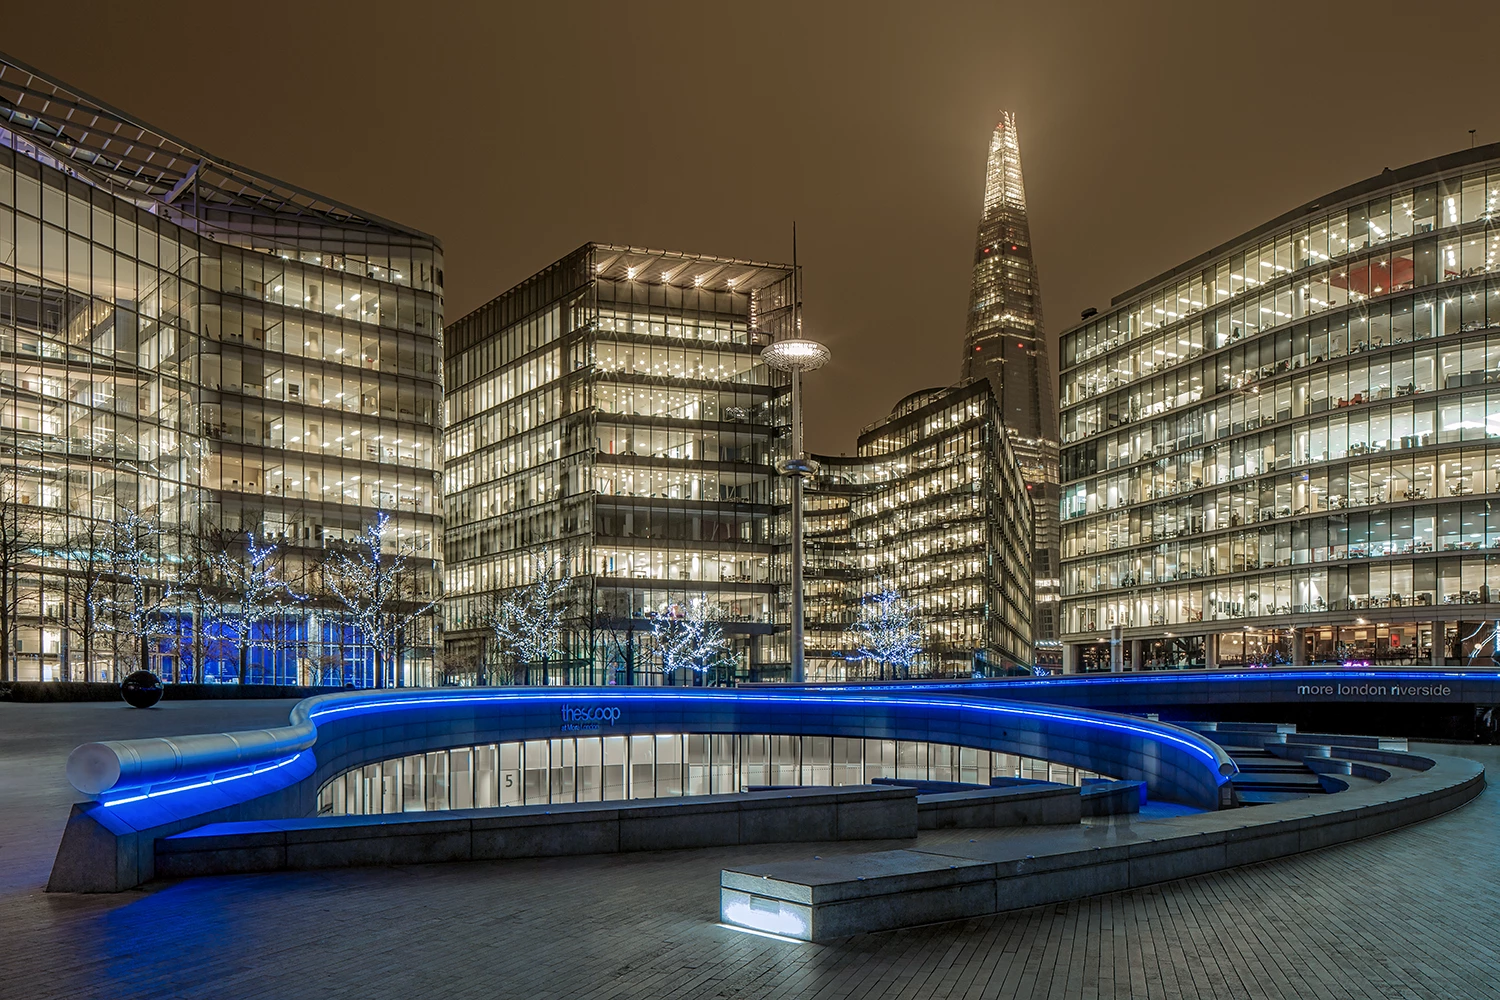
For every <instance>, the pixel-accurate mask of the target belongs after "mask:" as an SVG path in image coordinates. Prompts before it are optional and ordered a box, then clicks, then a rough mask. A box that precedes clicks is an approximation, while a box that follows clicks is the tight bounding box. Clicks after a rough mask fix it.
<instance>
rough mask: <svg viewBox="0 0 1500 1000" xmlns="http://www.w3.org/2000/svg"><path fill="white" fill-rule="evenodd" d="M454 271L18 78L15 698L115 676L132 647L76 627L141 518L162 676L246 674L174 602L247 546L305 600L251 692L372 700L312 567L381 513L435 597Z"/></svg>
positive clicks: (372, 223) (14, 103) (130, 122)
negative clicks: (264, 685)
mask: <svg viewBox="0 0 1500 1000" xmlns="http://www.w3.org/2000/svg"><path fill="white" fill-rule="evenodd" d="M442 267H443V262H442V253H441V249H440V247H439V245H438V243H437V241H436V240H434V239H433V238H432V237H430V236H426V235H424V234H422V233H419V232H417V231H415V230H412V229H409V228H407V227H404V226H400V225H397V224H395V223H392V222H388V221H385V220H383V219H379V218H377V217H375V216H373V215H370V214H369V213H366V212H361V211H359V210H356V209H352V208H350V207H348V206H346V205H342V204H339V203H338V202H336V201H333V200H331V199H328V198H325V197H322V196H320V195H315V194H312V193H310V192H307V191H303V190H301V189H299V188H297V187H295V186H293V185H289V184H286V183H284V182H282V181H278V180H275V179H272V178H269V177H266V176H264V175H262V174H259V173H256V172H254V171H251V170H247V169H245V168H243V167H238V166H235V165H234V164H231V163H227V162H225V161H224V160H222V159H219V158H217V157H214V156H213V155H212V154H210V153H207V152H205V151H203V150H201V149H198V148H196V147H194V146H191V145H189V144H188V143H185V142H183V141H181V140H178V139H175V138H173V137H171V136H168V135H166V134H164V133H162V132H160V131H159V130H157V129H154V128H152V127H151V126H149V125H146V124H144V123H142V122H140V121H138V120H136V119H134V118H132V117H130V116H129V115H126V114H124V113H122V112H120V111H117V110H114V109H112V108H110V107H109V106H107V105H105V104H102V103H100V102H98V101H96V100H94V99H93V98H90V97H88V96H86V95H83V94H80V93H78V92H77V91H76V90H73V89H72V88H69V87H67V86H66V85H64V84H62V83H60V82H58V81H56V80H53V79H50V78H48V77H46V76H45V75H44V74H42V73H39V72H37V71H35V70H32V69H30V68H28V67H26V66H23V65H21V64H19V63H16V62H14V61H11V60H9V59H6V58H4V57H0V493H3V496H0V500H3V502H4V504H5V506H6V510H7V518H8V519H9V521H8V523H16V524H17V525H18V526H19V530H20V532H21V533H22V534H23V535H24V536H25V541H24V542H23V543H21V544H19V545H18V546H16V547H15V548H16V551H15V553H14V555H15V558H14V561H13V563H12V565H10V566H8V567H7V574H6V577H7V578H6V583H5V588H4V590H5V603H7V605H8V607H9V610H10V611H11V613H12V615H13V616H14V618H13V622H12V625H13V629H14V636H15V640H16V647H15V650H14V655H13V656H12V657H11V661H12V662H11V667H10V670H9V671H8V672H9V674H10V676H11V677H13V678H21V679H73V680H84V679H89V680H99V679H108V678H109V677H110V676H111V675H112V672H113V670H114V666H115V664H116V663H117V662H119V656H118V655H116V654H118V653H119V650H117V649H112V648H111V644H112V643H118V641H119V640H118V637H117V636H113V635H111V634H105V633H104V632H102V631H99V630H98V629H97V625H98V623H97V622H95V623H94V624H95V628H94V629H90V628H88V627H87V626H86V625H85V624H84V623H85V621H86V616H85V615H84V612H83V608H84V605H85V604H86V603H87V601H88V597H87V596H86V594H87V591H88V589H89V587H90V582H91V581H96V580H97V579H98V577H99V575H100V573H102V572H105V569H104V568H101V567H103V566H104V563H105V562H107V561H108V560H109V559H110V558H113V557H115V556H117V555H118V553H113V554H112V553H111V552H110V551H109V542H108V535H109V531H108V529H109V525H110V524H111V523H114V522H115V521H117V520H118V519H120V518H121V517H122V516H124V515H125V514H126V513H127V512H133V513H135V514H137V515H140V516H141V517H143V518H146V519H147V520H148V522H149V523H150V524H152V525H153V526H154V529H155V530H154V533H153V538H152V550H151V551H150V553H149V560H150V563H151V565H152V566H153V567H154V572H155V574H156V582H157V593H158V594H164V593H165V592H167V591H169V590H175V591H176V592H175V593H173V594H171V595H169V596H166V597H164V599H163V601H162V604H161V609H160V616H161V617H162V618H163V619H164V620H169V621H171V622H174V623H175V624H174V625H172V627H171V628H172V630H173V634H172V635H165V634H164V635H162V636H161V637H160V639H159V641H155V642H154V643H153V650H152V663H151V664H150V665H151V666H153V667H154V668H156V669H158V670H160V671H162V672H163V673H164V674H165V675H166V676H167V677H169V678H170V679H173V680H181V679H189V678H197V679H208V680H213V679H216V678H220V677H222V678H223V679H232V678H231V677H230V675H229V674H227V673H225V671H229V672H230V673H232V674H237V672H238V663H237V662H236V660H237V657H236V656H235V655H234V654H231V655H229V656H228V658H227V660H228V662H226V659H225V658H224V657H223V656H222V655H220V654H216V653H215V651H214V647H215V646H219V645H222V643H221V642H220V641H219V640H221V639H222V634H221V633H218V632H216V631H215V625H214V622H213V621H212V620H211V618H210V617H208V616H207V614H206V612H205V610H204V608H203V607H202V605H201V602H197V601H195V600H194V599H193V597H192V595H191V594H190V593H188V591H187V589H186V588H181V587H179V586H178V585H179V584H180V583H181V578H182V576H183V574H184V572H185V569H186V567H188V566H189V565H191V564H192V561H193V559H194V558H195V556H197V555H201V553H202V551H203V547H204V545H205V543H206V540H210V539H223V538H234V539H239V541H240V542H243V539H244V533H245V532H250V531H253V532H254V533H255V534H256V535H257V536H259V537H260V538H262V539H271V540H274V541H276V542H277V543H278V544H279V545H280V546H281V550H282V555H281V557H280V558H282V560H283V574H284V576H285V577H286V578H287V579H289V580H292V581H293V582H294V583H295V584H297V585H298V586H299V587H301V588H302V589H304V590H306V591H308V592H309V593H312V594H313V596H312V597H310V599H309V601H308V602H307V603H306V604H305V605H304V606H302V607H299V608H298V609H297V611H296V612H295V613H289V614H287V615H285V616H282V617H281V618H280V619H278V620H277V621H276V622H275V623H272V624H267V625H265V626H264V628H263V629H262V630H260V631H257V633H256V635H255V639H256V643H257V645H256V648H255V649H254V650H253V652H252V656H251V663H250V667H251V671H250V676H249V679H250V680H255V681H262V680H264V681H275V682H281V683H297V682H299V681H300V682H302V683H307V682H309V681H311V680H313V679H314V674H316V675H317V676H318V677H319V678H322V679H327V678H329V677H330V676H332V675H335V674H336V675H337V682H338V683H344V682H350V683H360V684H364V683H371V682H372V671H373V666H372V660H371V654H370V650H369V649H368V648H367V645H366V643H365V642H364V639H363V637H362V636H361V635H359V634H358V633H357V631H356V630H353V629H352V628H351V627H350V626H349V625H348V623H347V622H346V621H345V620H344V619H343V618H342V617H341V616H340V615H338V614H337V613H336V612H335V610H334V609H333V608H332V607H331V606H330V605H329V604H328V603H327V602H326V601H322V600H320V599H319V598H318V597H317V596H316V593H315V591H316V579H315V576H316V574H315V567H316V565H317V564H318V562H319V561H320V560H321V558H322V555H323V552H324V549H325V547H326V546H327V545H328V544H329V543H331V542H334V541H336V540H340V539H349V538H352V537H354V536H355V535H356V534H357V533H358V532H359V531H360V530H361V528H363V527H364V526H366V525H368V524H370V523H371V522H372V521H373V520H374V519H375V518H376V517H377V516H378V514H379V513H381V512H384V513H386V514H388V515H389V516H390V518H391V522H390V530H389V536H390V537H389V542H390V544H391V545H392V546H397V545H399V546H403V547H406V548H409V549H411V550H412V553H413V556H414V558H415V560H416V563H415V565H416V569H417V571H418V573H419V575H420V578H421V579H420V582H419V589H420V590H421V591H422V592H423V593H427V594H434V593H435V589H434V588H435V587H436V584H437V575H436V571H437V567H438V565H439V562H438V561H439V558H440V545H441V523H442V520H441V511H440V510H439V509H438V489H439V485H440V484H439V479H438V477H439V473H440V470H441V455H440V453H439V451H438V448H437V436H438V427H439V419H440V413H439V405H440V399H441V394H442V386H441V382H440V377H441V369H440V367H439V356H440V353H441V331H442V316H443V300H442V283H443V272H442ZM116 569H117V568H116ZM433 625H434V620H433V618H432V616H426V617H424V618H422V619H420V620H419V621H417V622H414V623H412V625H411V627H410V628H408V629H407V630H406V631H407V634H406V642H407V649H406V652H405V653H404V654H403V657H402V662H401V664H400V666H399V668H398V670H397V672H396V675H395V676H394V677H392V678H389V679H390V680H393V681H398V682H402V683H415V682H419V681H421V680H423V679H424V677H425V676H426V673H425V671H426V669H427V666H428V663H429V656H430V650H431V647H432V644H433ZM164 629H165V626H164ZM91 632H94V633H96V634H92V635H90V633H91ZM86 637H87V638H88V640H89V641H90V642H89V644H90V645H91V646H92V651H91V656H90V659H92V660H93V661H94V662H92V663H86V662H84V660H83V657H82V655H81V649H82V647H83V645H84V644H85V640H86ZM330 665H332V669H331V670H330V669H325V668H328V667H329V666H330Z"/></svg>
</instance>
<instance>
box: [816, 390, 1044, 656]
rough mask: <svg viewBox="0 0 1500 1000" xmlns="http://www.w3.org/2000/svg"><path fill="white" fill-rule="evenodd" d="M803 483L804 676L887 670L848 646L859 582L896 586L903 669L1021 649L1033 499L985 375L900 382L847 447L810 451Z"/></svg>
mask: <svg viewBox="0 0 1500 1000" xmlns="http://www.w3.org/2000/svg"><path fill="white" fill-rule="evenodd" d="M818 462H819V464H820V465H821V467H822V469H821V472H820V474H819V476H818V478H817V479H816V480H815V481H814V483H813V485H812V487H811V488H810V489H809V490H808V492H807V493H806V499H805V501H804V507H805V509H806V516H807V522H806V523H807V557H808V571H807V627H808V640H807V656H808V676H809V677H810V678H813V679H816V680H826V681H841V680H852V679H863V678H878V677H882V676H887V675H889V676H894V674H895V671H894V668H892V667H889V666H886V665H883V664H879V663H874V662H870V661H865V660H860V659H854V658H851V657H853V656H854V650H853V638H852V636H851V635H850V634H849V631H848V629H849V627H850V625H851V623H853V622H854V621H855V618H856V616H857V615H858V613H859V603H860V599H861V597H862V596H863V595H865V594H867V593H874V592H878V591H880V590H882V589H886V588H889V589H892V590H896V591H898V592H899V593H900V594H902V595H903V596H904V597H905V598H907V599H908V600H909V601H910V602H911V603H912V605H913V607H914V608H915V610H916V612H917V614H918V617H919V618H920V619H921V622H922V632H923V638H922V647H923V650H922V653H921V655H920V656H918V657H917V660H916V662H915V663H913V664H912V666H911V668H910V670H909V671H901V673H902V674H909V675H911V676H926V677H968V676H973V675H974V674H975V672H976V671H979V672H981V673H987V672H1003V671H1004V670H1006V669H1013V668H1016V667H1017V666H1018V665H1021V664H1029V663H1030V662H1031V659H1032V656H1031V651H1032V645H1031V643H1032V607H1033V604H1032V596H1033V595H1032V562H1031V559H1032V547H1031V537H1032V534H1031V525H1032V521H1031V514H1032V505H1031V502H1030V497H1029V495H1028V492H1027V484H1026V483H1025V481H1024V480H1023V478H1022V477H1023V475H1024V467H1023V466H1022V464H1021V463H1020V462H1019V461H1018V460H1017V458H1016V455H1015V452H1014V451H1013V450H1012V447H1011V443H1010V438H1009V435H1008V434H1007V433H1006V428H1005V425H1004V424H1003V423H1001V420H1000V406H999V404H998V401H997V399H996V397H995V391H994V388H993V385H992V383H990V382H989V381H988V380H986V379H970V380H968V381H966V382H960V383H959V384H958V385H954V386H949V387H947V388H944V389H926V390H923V391H921V392H916V393H912V394H911V395H910V396H907V397H906V398H905V399H903V400H901V401H900V402H899V403H897V404H896V406H895V407H894V408H893V409H892V411H891V414H890V416H888V417H886V418H884V419H883V420H879V421H877V422H876V423H874V424H871V425H870V426H869V427H867V428H865V431H864V433H862V434H860V436H859V441H858V451H857V453H856V455H855V456H854V457H852V458H850V457H844V456H840V457H837V458H835V457H832V456H822V455H820V456H818Z"/></svg>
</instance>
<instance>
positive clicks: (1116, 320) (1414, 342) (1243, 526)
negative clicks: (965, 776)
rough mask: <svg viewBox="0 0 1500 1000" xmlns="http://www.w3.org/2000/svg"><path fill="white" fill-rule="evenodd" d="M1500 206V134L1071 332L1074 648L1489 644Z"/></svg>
mask: <svg viewBox="0 0 1500 1000" xmlns="http://www.w3.org/2000/svg"><path fill="white" fill-rule="evenodd" d="M1497 212H1500V146H1489V147H1482V148H1479V149H1476V150H1473V151H1465V152H1464V153H1463V154H1455V155H1453V156H1449V157H1445V158H1442V159H1439V160H1434V161H1429V162H1426V163H1422V164H1417V165H1415V166H1412V167H1408V168H1405V169H1403V170H1399V171H1393V172H1387V173H1386V174H1384V175H1382V176H1381V177H1378V178H1374V179H1372V180H1370V181H1367V182H1364V183H1362V184H1359V185H1354V186H1353V187H1351V188H1348V189H1345V190H1343V191H1340V192H1336V193H1335V194H1333V195H1330V196H1328V197H1326V198H1323V199H1321V200H1320V201H1319V202H1317V203H1314V204H1313V205H1310V206H1306V207H1304V208H1302V209H1299V210H1297V211H1295V212H1292V213H1289V214H1288V216H1286V217H1284V218H1283V219H1280V220H1277V221H1276V222H1273V223H1270V224H1268V225H1267V226H1264V227H1262V228H1261V229H1259V230H1257V231H1255V232H1253V233H1251V234H1248V235H1247V236H1245V237H1242V238H1241V239H1239V240H1236V241H1233V242H1232V243H1230V244H1226V245H1225V246H1223V247H1220V248H1218V249H1217V250H1215V251H1212V252H1211V253H1209V254H1206V255H1204V256H1203V257H1201V258H1199V259H1198V260H1196V261H1194V262H1191V263H1190V264H1187V265H1184V266H1183V267H1181V268H1178V269H1177V270H1176V271H1174V272H1172V273H1171V274H1169V275H1167V276H1164V277H1163V278H1161V279H1157V280H1155V281H1153V282H1151V283H1149V284H1148V285H1146V286H1142V288H1140V289H1137V290H1135V291H1132V292H1129V293H1126V294H1125V295H1123V296H1121V297H1119V298H1117V299H1116V300H1115V302H1114V305H1113V306H1112V307H1111V309H1109V310H1107V311H1105V312H1103V313H1101V314H1100V315H1098V316H1096V317H1093V318H1090V319H1089V320H1088V321H1087V322H1086V323H1084V324H1083V325H1080V326H1078V327H1075V328H1074V329H1073V330H1071V331H1069V332H1067V333H1065V334H1064V335H1063V338H1062V357H1063V361H1064V365H1065V367H1064V371H1063V375H1062V406H1063V410H1062V440H1063V461H1062V477H1063V481H1064V487H1063V500H1062V509H1061V515H1062V519H1063V593H1064V604H1063V631H1064V633H1065V639H1066V641H1067V642H1068V643H1069V647H1070V648H1069V651H1068V652H1069V658H1070V661H1071V662H1073V663H1077V664H1079V665H1085V666H1086V665H1087V664H1088V663H1090V662H1093V663H1098V664H1100V665H1103V664H1105V663H1107V662H1109V659H1110V654H1109V653H1108V652H1107V651H1105V650H1104V648H1103V647H1096V648H1093V649H1091V648H1090V647H1091V646H1092V644H1094V643H1096V642H1098V641H1099V640H1101V639H1104V638H1105V635H1106V634H1107V633H1109V632H1110V631H1111V630H1113V629H1119V630H1120V631H1119V632H1118V633H1116V634H1115V635H1114V636H1113V638H1114V639H1116V640H1119V644H1118V645H1117V646H1116V648H1117V649H1119V650H1120V653H1119V654H1117V655H1116V656H1115V657H1114V660H1113V663H1114V665H1115V666H1116V667H1119V666H1120V665H1121V660H1123V659H1126V658H1127V656H1126V654H1127V652H1128V659H1129V660H1130V661H1131V662H1133V664H1134V665H1136V666H1137V667H1140V666H1153V665H1186V664H1193V663H1207V664H1215V663H1230V662H1239V663H1273V662H1285V663H1292V664H1300V663H1308V662H1349V661H1364V660H1369V661H1394V662H1406V663H1434V664H1441V663H1445V662H1448V663H1456V662H1469V661H1471V660H1472V659H1474V658H1475V657H1481V658H1484V659H1485V661H1486V662H1489V657H1492V656H1493V655H1494V653H1495V649H1494V645H1495V643H1494V628H1493V625H1489V624H1486V623H1487V622H1493V621H1494V619H1495V617H1496V616H1497V614H1500V606H1497V599H1496V598H1494V597H1492V594H1500V551H1497V550H1500V506H1497V505H1496V504H1495V501H1496V500H1497V499H1500V417H1497V416H1495V414H1500V257H1497V254H1500V232H1497V231H1496V229H1495V221H1496V213H1497ZM1491 553H1493V554H1491Z"/></svg>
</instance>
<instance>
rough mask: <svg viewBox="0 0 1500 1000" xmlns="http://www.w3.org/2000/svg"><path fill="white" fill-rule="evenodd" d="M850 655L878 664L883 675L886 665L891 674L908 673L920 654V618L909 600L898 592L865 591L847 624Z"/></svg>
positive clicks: (888, 590)
mask: <svg viewBox="0 0 1500 1000" xmlns="http://www.w3.org/2000/svg"><path fill="white" fill-rule="evenodd" d="M849 633H850V637H851V638H852V639H853V644H854V650H855V651H854V655H853V656H852V657H851V659H857V660H871V661H874V662H876V663H879V664H880V676H881V677H882V678H883V677H885V668H886V666H887V665H889V666H890V668H891V676H892V677H898V676H901V675H903V674H908V673H910V671H911V665H912V664H913V663H914V662H915V661H916V659H917V657H918V656H920V655H921V653H922V621H921V618H920V617H919V616H918V615H917V610H916V608H915V607H913V606H912V603H911V602H910V601H908V600H907V599H906V598H904V597H902V596H901V594H900V592H899V591H896V590H891V589H885V590H881V591H878V592H877V593H873V594H866V595H864V596H863V597H861V598H860V600H859V613H858V615H857V616H856V617H855V619H854V623H853V624H852V625H850V626H849Z"/></svg>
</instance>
